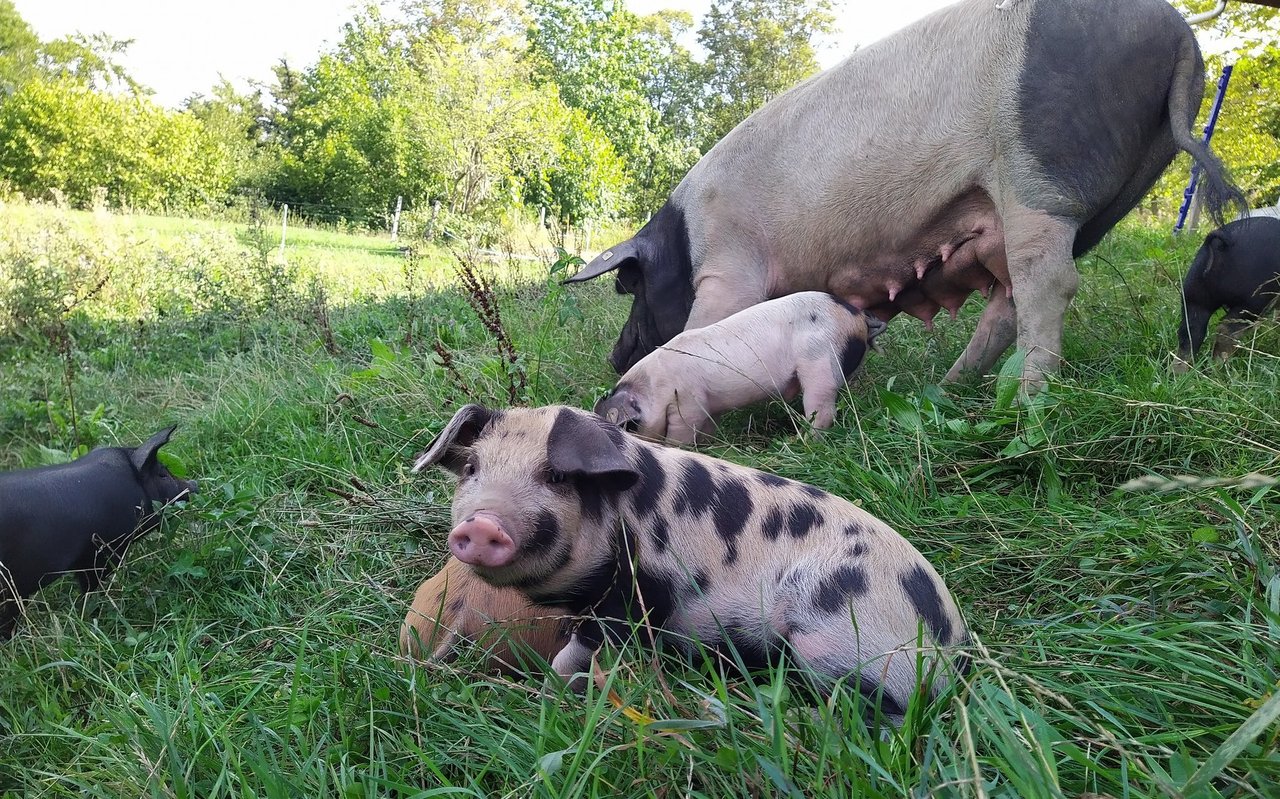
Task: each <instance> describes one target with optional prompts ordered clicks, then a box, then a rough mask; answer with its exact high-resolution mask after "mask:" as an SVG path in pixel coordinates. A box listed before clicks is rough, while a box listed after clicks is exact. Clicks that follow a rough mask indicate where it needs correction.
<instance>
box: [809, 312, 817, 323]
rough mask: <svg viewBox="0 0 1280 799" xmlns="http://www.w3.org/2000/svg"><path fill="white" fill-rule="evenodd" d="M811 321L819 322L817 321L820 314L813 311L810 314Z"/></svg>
mask: <svg viewBox="0 0 1280 799" xmlns="http://www.w3.org/2000/svg"><path fill="white" fill-rule="evenodd" d="M809 321H810V322H817V321H818V315H817V314H816V313H811V314H809Z"/></svg>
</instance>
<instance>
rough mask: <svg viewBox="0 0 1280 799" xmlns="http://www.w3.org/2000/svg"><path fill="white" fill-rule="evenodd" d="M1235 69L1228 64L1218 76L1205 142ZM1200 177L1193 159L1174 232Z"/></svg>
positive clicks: (1183, 219)
mask: <svg viewBox="0 0 1280 799" xmlns="http://www.w3.org/2000/svg"><path fill="white" fill-rule="evenodd" d="M1233 69H1235V64H1227V65H1226V66H1224V67H1223V68H1222V77H1220V78H1218V93H1217V95H1216V96H1215V97H1214V98H1213V108H1211V109H1209V121H1208V122H1206V123H1204V137H1203V138H1202V139H1201V141H1202V142H1204V143H1205V144H1208V143H1209V139H1211V138H1213V128H1214V126H1215V125H1217V124H1218V112H1219V111H1221V110H1222V98H1223V97H1225V96H1226V94H1227V83H1228V82H1230V80H1231V70H1233ZM1199 178H1200V164H1198V163H1196V161H1195V160H1194V159H1193V160H1192V162H1191V180H1189V181H1187V190H1186V191H1184V192H1183V193H1182V207H1181V208H1179V209H1178V222H1177V224H1175V225H1174V226H1173V232H1174V233H1181V232H1182V226H1183V224H1185V223H1186V221H1187V211H1189V210H1190V209H1191V198H1192V197H1194V196H1195V194H1196V181H1197V180H1199Z"/></svg>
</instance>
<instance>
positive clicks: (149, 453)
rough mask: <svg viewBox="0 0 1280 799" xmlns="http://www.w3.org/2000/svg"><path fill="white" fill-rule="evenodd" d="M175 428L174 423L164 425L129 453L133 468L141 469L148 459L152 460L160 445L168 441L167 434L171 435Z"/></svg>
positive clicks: (176, 427)
mask: <svg viewBox="0 0 1280 799" xmlns="http://www.w3.org/2000/svg"><path fill="white" fill-rule="evenodd" d="M176 429H178V426H177V425H176V424H175V425H172V426H170V427H166V428H165V429H163V430H161V431H160V432H159V433H156V434H155V435H154V436H152V437H151V438H148V439H147V440H146V441H145V442H143V443H142V445H140V446H138V447H136V448H135V449H134V450H133V452H131V453H129V460H130V461H131V462H132V463H133V468H135V469H137V470H138V471H142V470H143V469H144V468H145V467H146V465H147V462H148V461H154V460H155V459H156V453H157V452H159V451H160V448H161V447H163V446H164V445H165V444H168V443H169V436H171V435H173V431H174V430H176Z"/></svg>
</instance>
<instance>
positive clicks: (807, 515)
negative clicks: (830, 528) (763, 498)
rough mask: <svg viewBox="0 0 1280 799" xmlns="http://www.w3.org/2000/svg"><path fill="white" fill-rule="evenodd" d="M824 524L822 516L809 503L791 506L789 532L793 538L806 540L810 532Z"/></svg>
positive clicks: (788, 516)
mask: <svg viewBox="0 0 1280 799" xmlns="http://www.w3.org/2000/svg"><path fill="white" fill-rule="evenodd" d="M821 524H822V514H821V513H818V509H817V508H815V507H814V506H812V505H810V504H808V503H797V504H795V505H792V506H791V513H789V514H787V532H788V533H789V534H790V535H791V537H792V538H804V537H805V536H807V535H808V534H809V531H810V530H813V529H814V528H815V527H818V526H820V525H821Z"/></svg>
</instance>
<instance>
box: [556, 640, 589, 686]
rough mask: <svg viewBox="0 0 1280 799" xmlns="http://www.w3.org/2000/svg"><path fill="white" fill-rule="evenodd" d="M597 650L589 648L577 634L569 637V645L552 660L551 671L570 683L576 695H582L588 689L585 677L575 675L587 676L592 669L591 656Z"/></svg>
mask: <svg viewBox="0 0 1280 799" xmlns="http://www.w3.org/2000/svg"><path fill="white" fill-rule="evenodd" d="M594 652H595V650H594V649H592V648H591V647H589V646H587V645H586V643H585V642H583V640H582V638H581V637H579V635H578V634H577V633H574V634H573V635H571V636H569V643H567V644H565V646H564V649H561V650H560V651H559V652H557V653H556V656H555V657H554V658H552V659H551V669H552V671H554V672H555V673H556V674H559V675H560V676H561V677H562V678H563V679H564V680H565V681H566V682H568V683H569V689H570V690H571V691H573V692H574V693H579V694H580V693H582V692H583V691H585V690H586V689H587V681H586V678H585V677H577V678H575V677H574V675H575V674H578V675H581V674H586V673H587V672H588V671H590V669H591V655H592V653H594Z"/></svg>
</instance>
